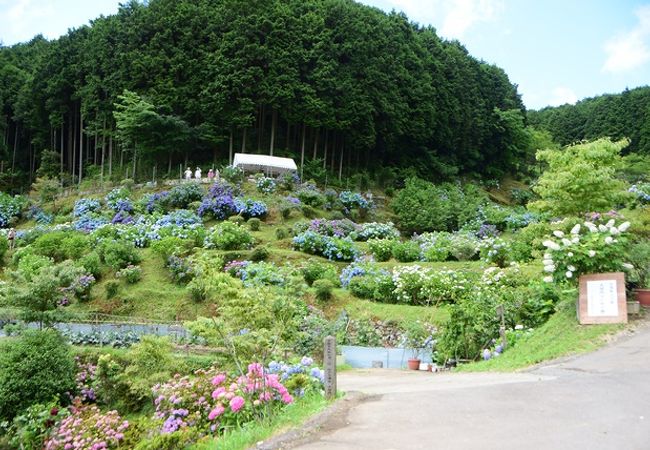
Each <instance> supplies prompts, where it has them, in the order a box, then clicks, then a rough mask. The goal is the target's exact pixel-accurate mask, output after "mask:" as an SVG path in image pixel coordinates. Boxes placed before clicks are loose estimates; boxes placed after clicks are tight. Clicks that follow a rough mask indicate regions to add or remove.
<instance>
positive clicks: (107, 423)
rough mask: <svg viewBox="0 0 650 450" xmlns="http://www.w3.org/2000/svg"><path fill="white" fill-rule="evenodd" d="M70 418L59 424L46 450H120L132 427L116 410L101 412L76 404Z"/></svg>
mask: <svg viewBox="0 0 650 450" xmlns="http://www.w3.org/2000/svg"><path fill="white" fill-rule="evenodd" d="M70 411H71V413H72V414H71V415H70V416H68V417H66V418H65V419H63V420H62V421H61V423H59V425H58V427H57V429H56V430H55V432H54V433H53V435H52V437H51V438H49V439H48V440H47V441H46V442H45V445H44V449H45V450H81V449H83V450H100V449H111V448H117V447H118V446H119V445H120V441H122V440H123V439H124V432H125V431H126V430H127V428H128V427H129V422H128V421H127V420H122V418H121V417H120V415H119V414H118V413H117V411H109V412H107V413H105V414H104V413H102V412H101V411H100V410H99V408H97V407H96V406H94V405H92V406H83V405H81V404H80V403H76V404H75V405H74V406H72V407H70Z"/></svg>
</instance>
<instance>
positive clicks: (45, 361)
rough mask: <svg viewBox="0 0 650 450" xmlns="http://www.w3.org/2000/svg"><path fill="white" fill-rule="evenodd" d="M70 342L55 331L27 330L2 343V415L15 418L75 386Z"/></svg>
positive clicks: (63, 400) (0, 411) (0, 390)
mask: <svg viewBox="0 0 650 450" xmlns="http://www.w3.org/2000/svg"><path fill="white" fill-rule="evenodd" d="M74 377H75V366H74V360H73V358H72V354H71V352H70V347H69V345H68V344H67V343H66V342H65V341H64V340H63V338H62V337H61V335H60V334H59V333H58V332H56V331H53V330H45V331H32V330H30V331H26V332H25V333H23V334H22V335H21V336H20V337H19V338H17V339H15V340H12V341H9V342H5V343H2V349H1V351H0V417H2V418H3V419H12V418H13V417H15V416H16V415H18V414H20V413H21V412H23V411H25V410H26V409H27V408H28V407H29V406H31V405H35V404H38V403H45V402H48V401H50V400H52V398H56V397H59V399H60V400H61V401H62V402H65V399H66V397H65V393H66V392H71V391H72V390H73V389H74V387H75V381H74V380H75V378H74Z"/></svg>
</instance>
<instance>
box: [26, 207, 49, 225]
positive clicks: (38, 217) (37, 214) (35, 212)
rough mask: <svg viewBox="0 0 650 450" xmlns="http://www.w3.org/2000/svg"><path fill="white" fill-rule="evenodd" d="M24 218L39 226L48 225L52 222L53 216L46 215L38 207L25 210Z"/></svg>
mask: <svg viewBox="0 0 650 450" xmlns="http://www.w3.org/2000/svg"><path fill="white" fill-rule="evenodd" d="M25 217H26V218H27V219H29V220H33V221H34V222H36V223H38V224H40V225H49V224H51V223H52V221H53V220H54V215H52V214H48V213H46V212H45V211H43V209H42V208H41V207H39V206H31V207H30V208H29V209H28V210H27V213H26V214H25Z"/></svg>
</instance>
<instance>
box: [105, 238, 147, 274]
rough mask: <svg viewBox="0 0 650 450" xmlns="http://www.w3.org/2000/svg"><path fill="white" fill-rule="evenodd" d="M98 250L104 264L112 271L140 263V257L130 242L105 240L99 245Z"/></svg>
mask: <svg viewBox="0 0 650 450" xmlns="http://www.w3.org/2000/svg"><path fill="white" fill-rule="evenodd" d="M99 249H100V255H101V257H102V259H103V260H104V263H106V265H107V266H109V267H110V268H112V269H114V270H120V269H122V268H124V267H126V266H128V265H129V264H137V263H139V262H140V256H139V255H138V252H137V250H136V248H135V245H133V243H131V242H126V241H116V240H105V241H103V242H102V243H101V244H100V246H99Z"/></svg>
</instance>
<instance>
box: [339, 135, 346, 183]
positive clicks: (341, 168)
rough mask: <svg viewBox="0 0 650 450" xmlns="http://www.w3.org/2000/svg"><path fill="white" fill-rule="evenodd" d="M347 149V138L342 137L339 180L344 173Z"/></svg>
mask: <svg viewBox="0 0 650 450" xmlns="http://www.w3.org/2000/svg"><path fill="white" fill-rule="evenodd" d="M344 150H345V140H344V139H343V138H341V158H340V159H339V181H341V175H343V151H344Z"/></svg>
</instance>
